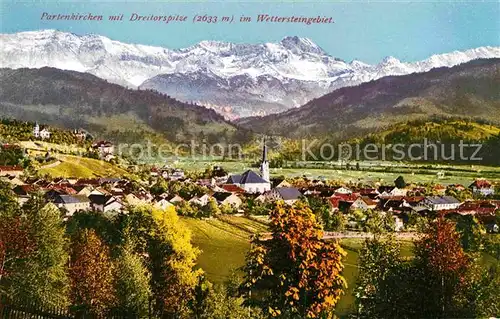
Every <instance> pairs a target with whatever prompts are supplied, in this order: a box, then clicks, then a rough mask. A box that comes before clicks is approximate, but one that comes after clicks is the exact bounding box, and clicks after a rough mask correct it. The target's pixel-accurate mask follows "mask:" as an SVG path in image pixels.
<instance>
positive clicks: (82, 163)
mask: <svg viewBox="0 0 500 319" xmlns="http://www.w3.org/2000/svg"><path fill="white" fill-rule="evenodd" d="M58 159H59V160H60V161H61V164H59V165H57V166H55V167H50V168H42V169H40V171H39V172H40V173H41V174H49V175H51V176H52V177H75V178H90V177H120V176H127V175H128V173H127V171H125V170H123V169H121V168H119V167H117V166H115V165H112V164H110V163H107V162H104V161H100V160H96V159H91V158H83V157H78V156H71V155H64V156H58Z"/></svg>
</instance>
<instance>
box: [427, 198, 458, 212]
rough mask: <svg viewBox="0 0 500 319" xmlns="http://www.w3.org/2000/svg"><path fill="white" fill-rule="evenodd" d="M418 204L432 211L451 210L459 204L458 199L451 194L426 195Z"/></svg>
mask: <svg viewBox="0 0 500 319" xmlns="http://www.w3.org/2000/svg"><path fill="white" fill-rule="evenodd" d="M419 206H420V207H426V208H428V209H430V210H432V211H438V210H453V209H457V208H458V207H459V206H460V201H459V200H458V199H456V198H455V197H453V196H427V197H425V199H424V200H422V201H421V202H420V204H419Z"/></svg>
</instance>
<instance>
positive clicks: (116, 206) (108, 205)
mask: <svg viewBox="0 0 500 319" xmlns="http://www.w3.org/2000/svg"><path fill="white" fill-rule="evenodd" d="M89 200H90V207H91V208H92V209H93V210H94V211H98V212H103V213H105V212H109V211H120V210H122V209H123V204H122V203H121V202H120V201H119V200H118V199H117V198H116V197H114V196H112V195H98V194H93V195H90V196H89Z"/></svg>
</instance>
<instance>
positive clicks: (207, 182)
mask: <svg viewBox="0 0 500 319" xmlns="http://www.w3.org/2000/svg"><path fill="white" fill-rule="evenodd" d="M215 183H216V182H215V178H213V177H212V178H204V179H199V180H197V181H196V184H198V185H200V186H205V187H210V186H214V185H215Z"/></svg>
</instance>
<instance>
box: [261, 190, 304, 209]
mask: <svg viewBox="0 0 500 319" xmlns="http://www.w3.org/2000/svg"><path fill="white" fill-rule="evenodd" d="M265 196H266V199H267V200H270V201H277V200H282V201H284V202H285V203H286V204H288V205H293V204H294V203H295V202H296V201H298V200H299V199H300V198H301V197H302V193H301V192H299V190H298V189H297V188H295V187H278V188H274V189H272V190H270V191H268V192H267V193H265Z"/></svg>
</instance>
